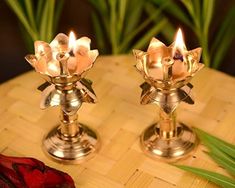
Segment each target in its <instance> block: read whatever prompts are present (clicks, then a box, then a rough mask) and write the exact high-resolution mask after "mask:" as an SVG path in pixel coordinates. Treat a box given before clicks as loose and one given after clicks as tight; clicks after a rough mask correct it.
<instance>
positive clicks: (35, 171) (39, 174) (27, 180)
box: [0, 154, 75, 188]
mask: <svg viewBox="0 0 235 188" xmlns="http://www.w3.org/2000/svg"><path fill="white" fill-rule="evenodd" d="M0 187H2V188H13V187H16V188H55V187H58V188H60V187H61V188H75V185H74V182H73V180H72V178H71V177H70V176H69V175H68V174H66V173H64V172H61V171H59V170H56V169H53V168H50V167H48V166H46V165H45V164H44V163H43V162H41V161H39V160H37V159H34V158H26V157H21V158H20V157H7V156H4V155H1V154H0Z"/></svg>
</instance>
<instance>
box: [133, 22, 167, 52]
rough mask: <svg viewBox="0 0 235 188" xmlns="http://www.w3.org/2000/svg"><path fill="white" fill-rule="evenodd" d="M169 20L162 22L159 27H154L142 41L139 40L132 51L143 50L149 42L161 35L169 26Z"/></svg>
mask: <svg viewBox="0 0 235 188" xmlns="http://www.w3.org/2000/svg"><path fill="white" fill-rule="evenodd" d="M167 23H168V22H167V20H164V19H163V20H161V21H160V22H159V23H158V24H157V25H155V26H154V27H152V28H151V29H150V30H149V31H148V32H147V33H146V34H145V35H144V36H143V37H142V38H141V39H140V40H138V41H137V42H136V43H135V44H134V45H133V46H132V48H131V49H141V48H143V47H144V46H145V45H146V44H147V43H148V42H149V40H150V39H151V38H152V37H153V36H155V35H156V34H157V33H159V32H160V31H161V30H162V29H163V28H164V27H165V25H166V24H167Z"/></svg>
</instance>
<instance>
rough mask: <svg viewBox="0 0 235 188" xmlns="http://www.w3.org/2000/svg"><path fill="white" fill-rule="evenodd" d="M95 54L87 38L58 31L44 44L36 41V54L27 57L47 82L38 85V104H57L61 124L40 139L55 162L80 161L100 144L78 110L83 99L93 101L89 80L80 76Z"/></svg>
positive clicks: (44, 148) (95, 51)
mask: <svg viewBox="0 0 235 188" xmlns="http://www.w3.org/2000/svg"><path fill="white" fill-rule="evenodd" d="M97 56H98V51H97V50H90V39H89V38H87V37H82V38H80V39H78V40H76V39H75V36H74V35H73V33H72V34H71V35H70V37H69V38H68V37H67V36H66V35H64V34H62V33H60V34H58V35H57V36H56V37H55V39H54V40H53V41H52V42H51V43H50V44H47V43H45V42H43V41H36V42H35V55H28V56H26V60H27V61H28V62H29V63H30V64H31V65H32V66H33V67H34V68H35V70H36V71H37V72H39V73H40V74H42V75H43V76H44V77H45V78H46V80H47V82H46V83H45V84H43V85H41V86H40V87H39V89H40V90H42V91H43V93H42V100H41V104H40V107H41V108H42V109H45V108H48V107H51V106H60V108H61V113H60V125H58V126H57V127H55V128H54V129H53V130H52V131H50V132H49V133H48V135H47V136H46V137H45V138H44V140H43V150H44V151H45V153H46V154H47V155H48V156H50V157H51V158H53V159H55V160H56V161H60V162H63V163H81V162H83V161H84V160H86V159H88V158H90V157H92V156H94V154H95V152H97V150H98V149H99V147H100V139H99V137H98V135H97V134H96V133H95V132H94V131H93V130H92V129H90V128H89V127H87V126H86V125H83V124H81V123H79V122H78V115H77V111H78V109H79V108H80V107H81V105H82V103H83V102H87V103H95V102H96V96H95V93H94V91H93V89H92V87H91V85H92V82H91V81H90V80H87V79H85V78H82V75H83V74H84V72H86V71H87V70H88V69H90V68H91V67H92V65H93V62H94V61H95V59H96V57H97Z"/></svg>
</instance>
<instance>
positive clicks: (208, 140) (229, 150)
mask: <svg viewBox="0 0 235 188" xmlns="http://www.w3.org/2000/svg"><path fill="white" fill-rule="evenodd" d="M194 130H195V131H196V133H197V134H198V136H199V137H200V139H201V140H202V142H203V143H204V144H205V145H206V146H207V147H210V146H211V145H214V146H216V147H219V148H220V150H221V151H223V152H224V153H226V154H227V155H229V156H230V157H232V158H235V146H234V145H232V144H230V143H228V142H225V141H223V140H221V139H219V138H217V137H215V136H212V135H210V134H208V133H206V132H205V131H203V130H201V129H198V128H194Z"/></svg>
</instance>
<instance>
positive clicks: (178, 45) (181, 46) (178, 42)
mask: <svg viewBox="0 0 235 188" xmlns="http://www.w3.org/2000/svg"><path fill="white" fill-rule="evenodd" d="M185 49H186V46H185V43H184V39H183V34H182V30H181V29H180V28H179V29H178V31H177V34H176V39H175V45H174V47H173V56H174V54H175V52H176V50H179V52H181V53H182V54H183V52H184V50H185Z"/></svg>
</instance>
